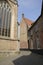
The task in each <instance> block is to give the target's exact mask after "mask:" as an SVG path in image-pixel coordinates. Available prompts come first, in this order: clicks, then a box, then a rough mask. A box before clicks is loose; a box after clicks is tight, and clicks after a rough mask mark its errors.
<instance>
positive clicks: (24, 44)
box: [20, 14, 32, 49]
mask: <svg viewBox="0 0 43 65" xmlns="http://www.w3.org/2000/svg"><path fill="white" fill-rule="evenodd" d="M31 24H32V21H31V20H29V19H27V18H25V17H24V14H22V20H21V22H20V49H28V48H29V44H28V29H29V28H30V26H31Z"/></svg>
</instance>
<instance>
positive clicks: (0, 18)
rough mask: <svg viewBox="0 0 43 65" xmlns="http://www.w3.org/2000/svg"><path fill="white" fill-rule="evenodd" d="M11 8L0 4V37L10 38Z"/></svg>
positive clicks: (3, 3) (4, 3)
mask: <svg viewBox="0 0 43 65" xmlns="http://www.w3.org/2000/svg"><path fill="white" fill-rule="evenodd" d="M10 26H11V8H10V6H9V4H7V3H6V2H0V36H7V37H10Z"/></svg>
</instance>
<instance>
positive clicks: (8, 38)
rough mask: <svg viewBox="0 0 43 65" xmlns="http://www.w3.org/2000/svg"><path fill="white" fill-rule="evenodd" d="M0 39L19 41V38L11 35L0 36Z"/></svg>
mask: <svg viewBox="0 0 43 65" xmlns="http://www.w3.org/2000/svg"><path fill="white" fill-rule="evenodd" d="M0 39H3V40H10V41H18V39H11V38H10V37H5V36H0Z"/></svg>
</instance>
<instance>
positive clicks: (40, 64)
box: [13, 53, 43, 65]
mask: <svg viewBox="0 0 43 65" xmlns="http://www.w3.org/2000/svg"><path fill="white" fill-rule="evenodd" d="M13 63H14V65H43V56H42V55H38V54H34V53H31V54H30V55H27V56H26V55H24V56H21V57H19V58H18V59H16V60H13Z"/></svg>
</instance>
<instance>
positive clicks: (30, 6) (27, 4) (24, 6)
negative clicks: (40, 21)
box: [18, 0, 42, 22]
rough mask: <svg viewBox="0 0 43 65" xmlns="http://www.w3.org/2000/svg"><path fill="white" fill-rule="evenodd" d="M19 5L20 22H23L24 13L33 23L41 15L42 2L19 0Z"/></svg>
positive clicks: (38, 0) (37, 0)
mask: <svg viewBox="0 0 43 65" xmlns="http://www.w3.org/2000/svg"><path fill="white" fill-rule="evenodd" d="M18 5H19V6H18V22H20V21H21V18H22V13H24V17H25V18H28V19H30V20H32V21H33V22H34V21H36V19H37V18H38V17H39V16H40V14H41V6H42V0H18Z"/></svg>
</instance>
